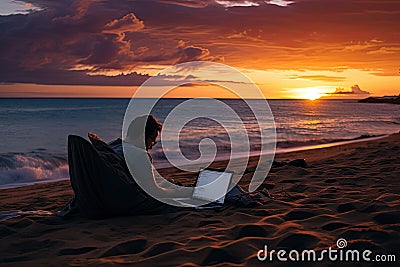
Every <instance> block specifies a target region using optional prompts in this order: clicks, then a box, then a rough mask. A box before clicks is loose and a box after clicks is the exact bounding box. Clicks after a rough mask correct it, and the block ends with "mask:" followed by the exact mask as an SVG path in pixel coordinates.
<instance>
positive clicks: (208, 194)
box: [173, 168, 233, 209]
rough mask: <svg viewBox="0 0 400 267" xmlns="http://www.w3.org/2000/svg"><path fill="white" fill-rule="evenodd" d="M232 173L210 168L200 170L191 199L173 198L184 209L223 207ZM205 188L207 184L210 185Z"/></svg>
mask: <svg viewBox="0 0 400 267" xmlns="http://www.w3.org/2000/svg"><path fill="white" fill-rule="evenodd" d="M232 177H233V172H231V171H221V170H216V169H211V168H205V169H200V171H199V174H198V176H197V180H196V187H195V188H194V190H193V195H192V197H191V198H173V200H174V201H176V202H178V203H179V204H181V205H183V206H185V207H197V208H200V209H201V208H218V207H221V206H222V205H224V202H225V195H226V194H227V192H228V189H229V185H230V184H231V181H232ZM211 183H212V185H210V186H207V185H208V184H211Z"/></svg>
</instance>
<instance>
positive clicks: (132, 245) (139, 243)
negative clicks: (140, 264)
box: [101, 238, 147, 257]
mask: <svg viewBox="0 0 400 267" xmlns="http://www.w3.org/2000/svg"><path fill="white" fill-rule="evenodd" d="M146 244H147V240H146V239H143V238H139V239H133V240H129V241H126V242H123V243H119V244H117V245H116V246H114V247H112V248H110V249H109V250H107V251H106V252H105V253H104V254H103V255H101V257H110V256H118V255H124V254H137V253H140V252H142V251H143V250H144V249H145V248H146Z"/></svg>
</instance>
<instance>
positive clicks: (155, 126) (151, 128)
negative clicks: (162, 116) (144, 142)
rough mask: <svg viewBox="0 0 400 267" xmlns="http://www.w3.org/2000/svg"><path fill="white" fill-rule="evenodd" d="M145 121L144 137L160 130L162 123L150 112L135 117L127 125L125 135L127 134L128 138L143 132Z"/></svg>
mask: <svg viewBox="0 0 400 267" xmlns="http://www.w3.org/2000/svg"><path fill="white" fill-rule="evenodd" d="M145 123H146V128H145V139H147V138H149V137H150V136H152V135H154V134H156V133H159V132H161V129H162V124H161V123H159V122H158V121H157V119H156V118H155V117H154V116H153V115H152V114H149V115H142V116H139V117H136V118H135V119H134V120H133V121H132V122H131V124H130V125H129V127H128V132H127V134H126V136H127V137H128V136H129V138H136V137H139V136H140V135H141V134H142V133H143V126H144V124H145Z"/></svg>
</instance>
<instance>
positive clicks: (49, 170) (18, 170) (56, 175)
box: [0, 152, 69, 186]
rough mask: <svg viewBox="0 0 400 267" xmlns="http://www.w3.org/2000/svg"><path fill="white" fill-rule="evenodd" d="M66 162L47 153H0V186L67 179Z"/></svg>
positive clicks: (62, 158)
mask: <svg viewBox="0 0 400 267" xmlns="http://www.w3.org/2000/svg"><path fill="white" fill-rule="evenodd" d="M68 177H69V173H68V162H67V160H66V159H65V158H64V157H62V156H58V155H52V154H49V153H38V152H31V153H26V154H23V153H7V154H0V186H2V185H7V184H18V183H33V182H38V181H43V180H59V179H67V178H68Z"/></svg>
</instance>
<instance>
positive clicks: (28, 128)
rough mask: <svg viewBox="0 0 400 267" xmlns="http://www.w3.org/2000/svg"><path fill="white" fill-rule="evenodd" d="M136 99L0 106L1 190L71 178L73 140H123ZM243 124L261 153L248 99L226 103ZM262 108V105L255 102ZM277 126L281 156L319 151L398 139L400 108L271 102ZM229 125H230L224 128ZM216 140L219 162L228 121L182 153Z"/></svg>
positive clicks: (186, 138)
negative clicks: (295, 151) (313, 147)
mask: <svg viewBox="0 0 400 267" xmlns="http://www.w3.org/2000/svg"><path fill="white" fill-rule="evenodd" d="M129 101H130V99H104V98H101V99H99V98H96V99H84V98H79V99H77V98H76V99H75V98H56V99H53V98H43V99H40V98H33V99H31V98H29V99H28V98H18V99H17V98H3V99H0V136H1V142H0V188H5V187H12V186H18V185H24V184H31V183H35V182H47V181H55V180H62V179H68V178H69V175H68V164H67V137H68V135H69V134H75V135H80V136H83V137H87V133H88V132H93V133H96V134H98V135H99V136H100V137H101V138H102V139H103V140H104V141H106V142H110V141H112V140H114V139H116V138H117V137H121V132H122V131H121V129H122V124H123V119H124V114H125V110H126V108H127V106H128V103H129ZM184 101H185V99H161V100H160V101H159V102H158V103H157V105H156V106H155V108H154V109H153V111H152V114H153V115H154V116H155V117H156V118H157V119H158V120H159V121H160V122H163V121H164V120H165V118H166V117H167V116H168V114H169V113H170V112H171V110H173V109H174V107H176V106H177V105H178V104H180V103H183V102H184ZM221 101H223V102H224V103H225V104H227V105H229V106H230V107H231V108H232V109H233V110H234V111H235V112H236V113H237V114H238V115H239V117H240V118H241V119H242V121H243V123H244V124H245V126H246V127H245V128H246V130H247V134H248V136H249V140H250V147H251V152H252V153H253V154H257V151H258V150H257V149H258V148H259V146H260V131H259V128H257V127H258V126H257V123H256V121H255V119H254V116H252V112H251V111H250V110H249V108H248V106H247V105H246V104H245V102H244V101H242V100H237V99H224V100H221ZM249 102H250V103H251V105H252V106H253V107H256V108H257V107H259V108H262V107H263V106H262V101H260V100H249ZM268 103H269V106H270V108H271V111H272V114H273V117H274V121H275V127H276V141H277V151H283V150H285V149H287V148H297V147H304V146H311V145H316V144H326V143H333V142H337V141H343V140H351V139H356V138H360V137H361V136H363V137H365V136H376V135H385V134H391V133H397V132H399V130H400V107H399V106H398V105H391V104H371V103H357V102H356V101H355V100H317V101H308V100H268ZM222 124H223V122H222ZM204 138H210V139H212V140H213V141H214V142H215V144H216V147H217V149H218V150H217V151H218V153H217V157H218V158H219V159H223V158H227V157H229V155H230V152H231V150H230V146H229V145H230V140H229V137H228V135H227V133H226V129H224V128H223V127H222V126H221V122H216V121H214V120H211V119H207V118H199V119H196V120H193V121H191V122H190V123H188V124H187V125H186V126H185V127H184V128H183V129H182V131H181V133H180V134H179V148H180V149H181V152H182V154H183V155H184V156H185V157H187V158H189V159H196V158H198V157H199V156H200V153H199V149H198V146H199V142H200V141H201V140H202V139H204ZM161 146H162V144H161V142H159V143H158V144H157V145H156V146H155V147H154V149H153V150H152V156H153V159H154V162H155V166H156V167H157V168H161V167H163V166H167V165H166V163H167V160H166V158H165V155H164V153H163V151H162V147H161Z"/></svg>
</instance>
